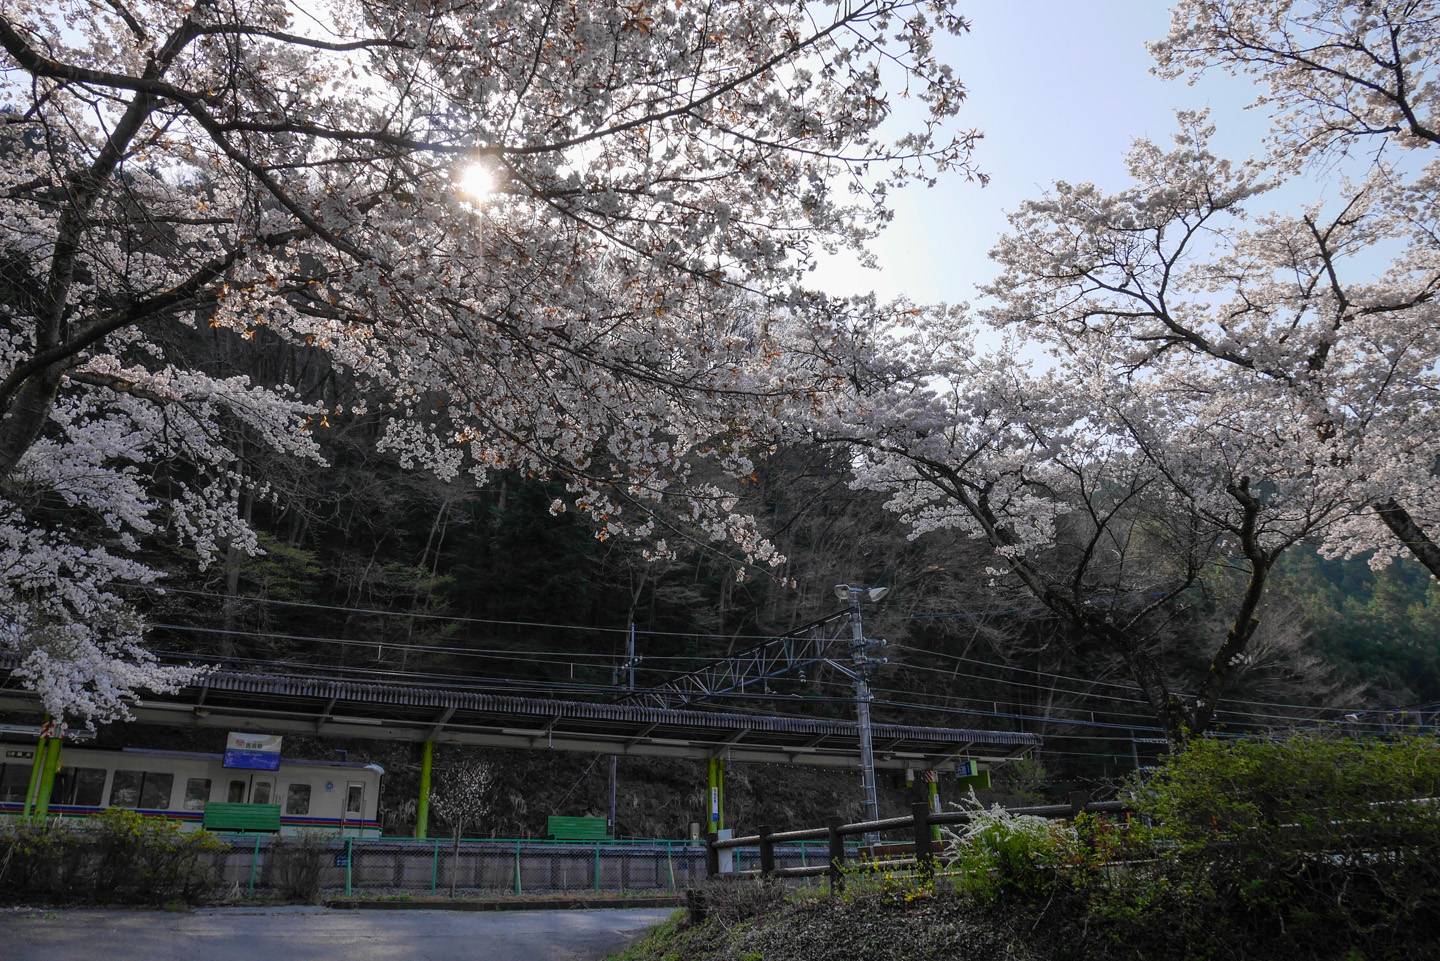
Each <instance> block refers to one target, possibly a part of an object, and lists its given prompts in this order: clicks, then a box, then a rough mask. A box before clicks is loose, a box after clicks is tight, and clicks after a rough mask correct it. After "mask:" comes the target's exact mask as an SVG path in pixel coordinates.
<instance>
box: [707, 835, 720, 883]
mask: <svg viewBox="0 0 1440 961" xmlns="http://www.w3.org/2000/svg"><path fill="white" fill-rule="evenodd" d="M719 873H720V849H719V848H717V847H716V846H715V835H713V834H712V835H710V837H709V838H707V839H706V841H705V876H706V877H707V878H713V877H715V876H716V875H717V874H719Z"/></svg>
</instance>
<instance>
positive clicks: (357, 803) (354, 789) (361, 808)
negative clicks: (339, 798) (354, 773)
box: [345, 781, 365, 817]
mask: <svg viewBox="0 0 1440 961" xmlns="http://www.w3.org/2000/svg"><path fill="white" fill-rule="evenodd" d="M345 816H346V817H351V816H354V817H364V816H365V785H363V784H357V783H355V782H354V781H351V782H350V783H349V784H348V785H346V787H345Z"/></svg>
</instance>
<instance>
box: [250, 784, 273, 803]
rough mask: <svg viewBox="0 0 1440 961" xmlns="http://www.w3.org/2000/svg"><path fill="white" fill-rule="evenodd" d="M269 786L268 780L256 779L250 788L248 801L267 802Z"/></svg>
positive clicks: (268, 800) (268, 799) (268, 801)
mask: <svg viewBox="0 0 1440 961" xmlns="http://www.w3.org/2000/svg"><path fill="white" fill-rule="evenodd" d="M270 786H271V785H270V782H269V781H256V782H255V786H254V787H252V788H251V789H250V803H251V804H269V803H270Z"/></svg>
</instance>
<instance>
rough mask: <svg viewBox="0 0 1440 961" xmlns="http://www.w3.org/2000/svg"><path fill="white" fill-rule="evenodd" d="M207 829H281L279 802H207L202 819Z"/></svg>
mask: <svg viewBox="0 0 1440 961" xmlns="http://www.w3.org/2000/svg"><path fill="white" fill-rule="evenodd" d="M201 824H202V825H203V826H204V828H205V830H207V831H225V832H234V831H269V832H271V833H276V832H278V831H279V830H280V805H278V804H215V803H211V804H207V805H205V817H204V820H202V821H201Z"/></svg>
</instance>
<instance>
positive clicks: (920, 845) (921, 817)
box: [910, 801, 935, 881]
mask: <svg viewBox="0 0 1440 961" xmlns="http://www.w3.org/2000/svg"><path fill="white" fill-rule="evenodd" d="M910 819H911V820H912V821H913V822H914V825H913V827H914V831H913V836H914V838H915V869H916V870H917V871H919V872H920V876H921V877H922V878H924V879H925V880H927V881H928V880H930V879H931V878H933V877H934V876H935V839H934V838H933V837H932V836H931V835H930V804H929V803H928V802H926V801H916V802H914V803H913V804H911V805H910Z"/></svg>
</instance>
